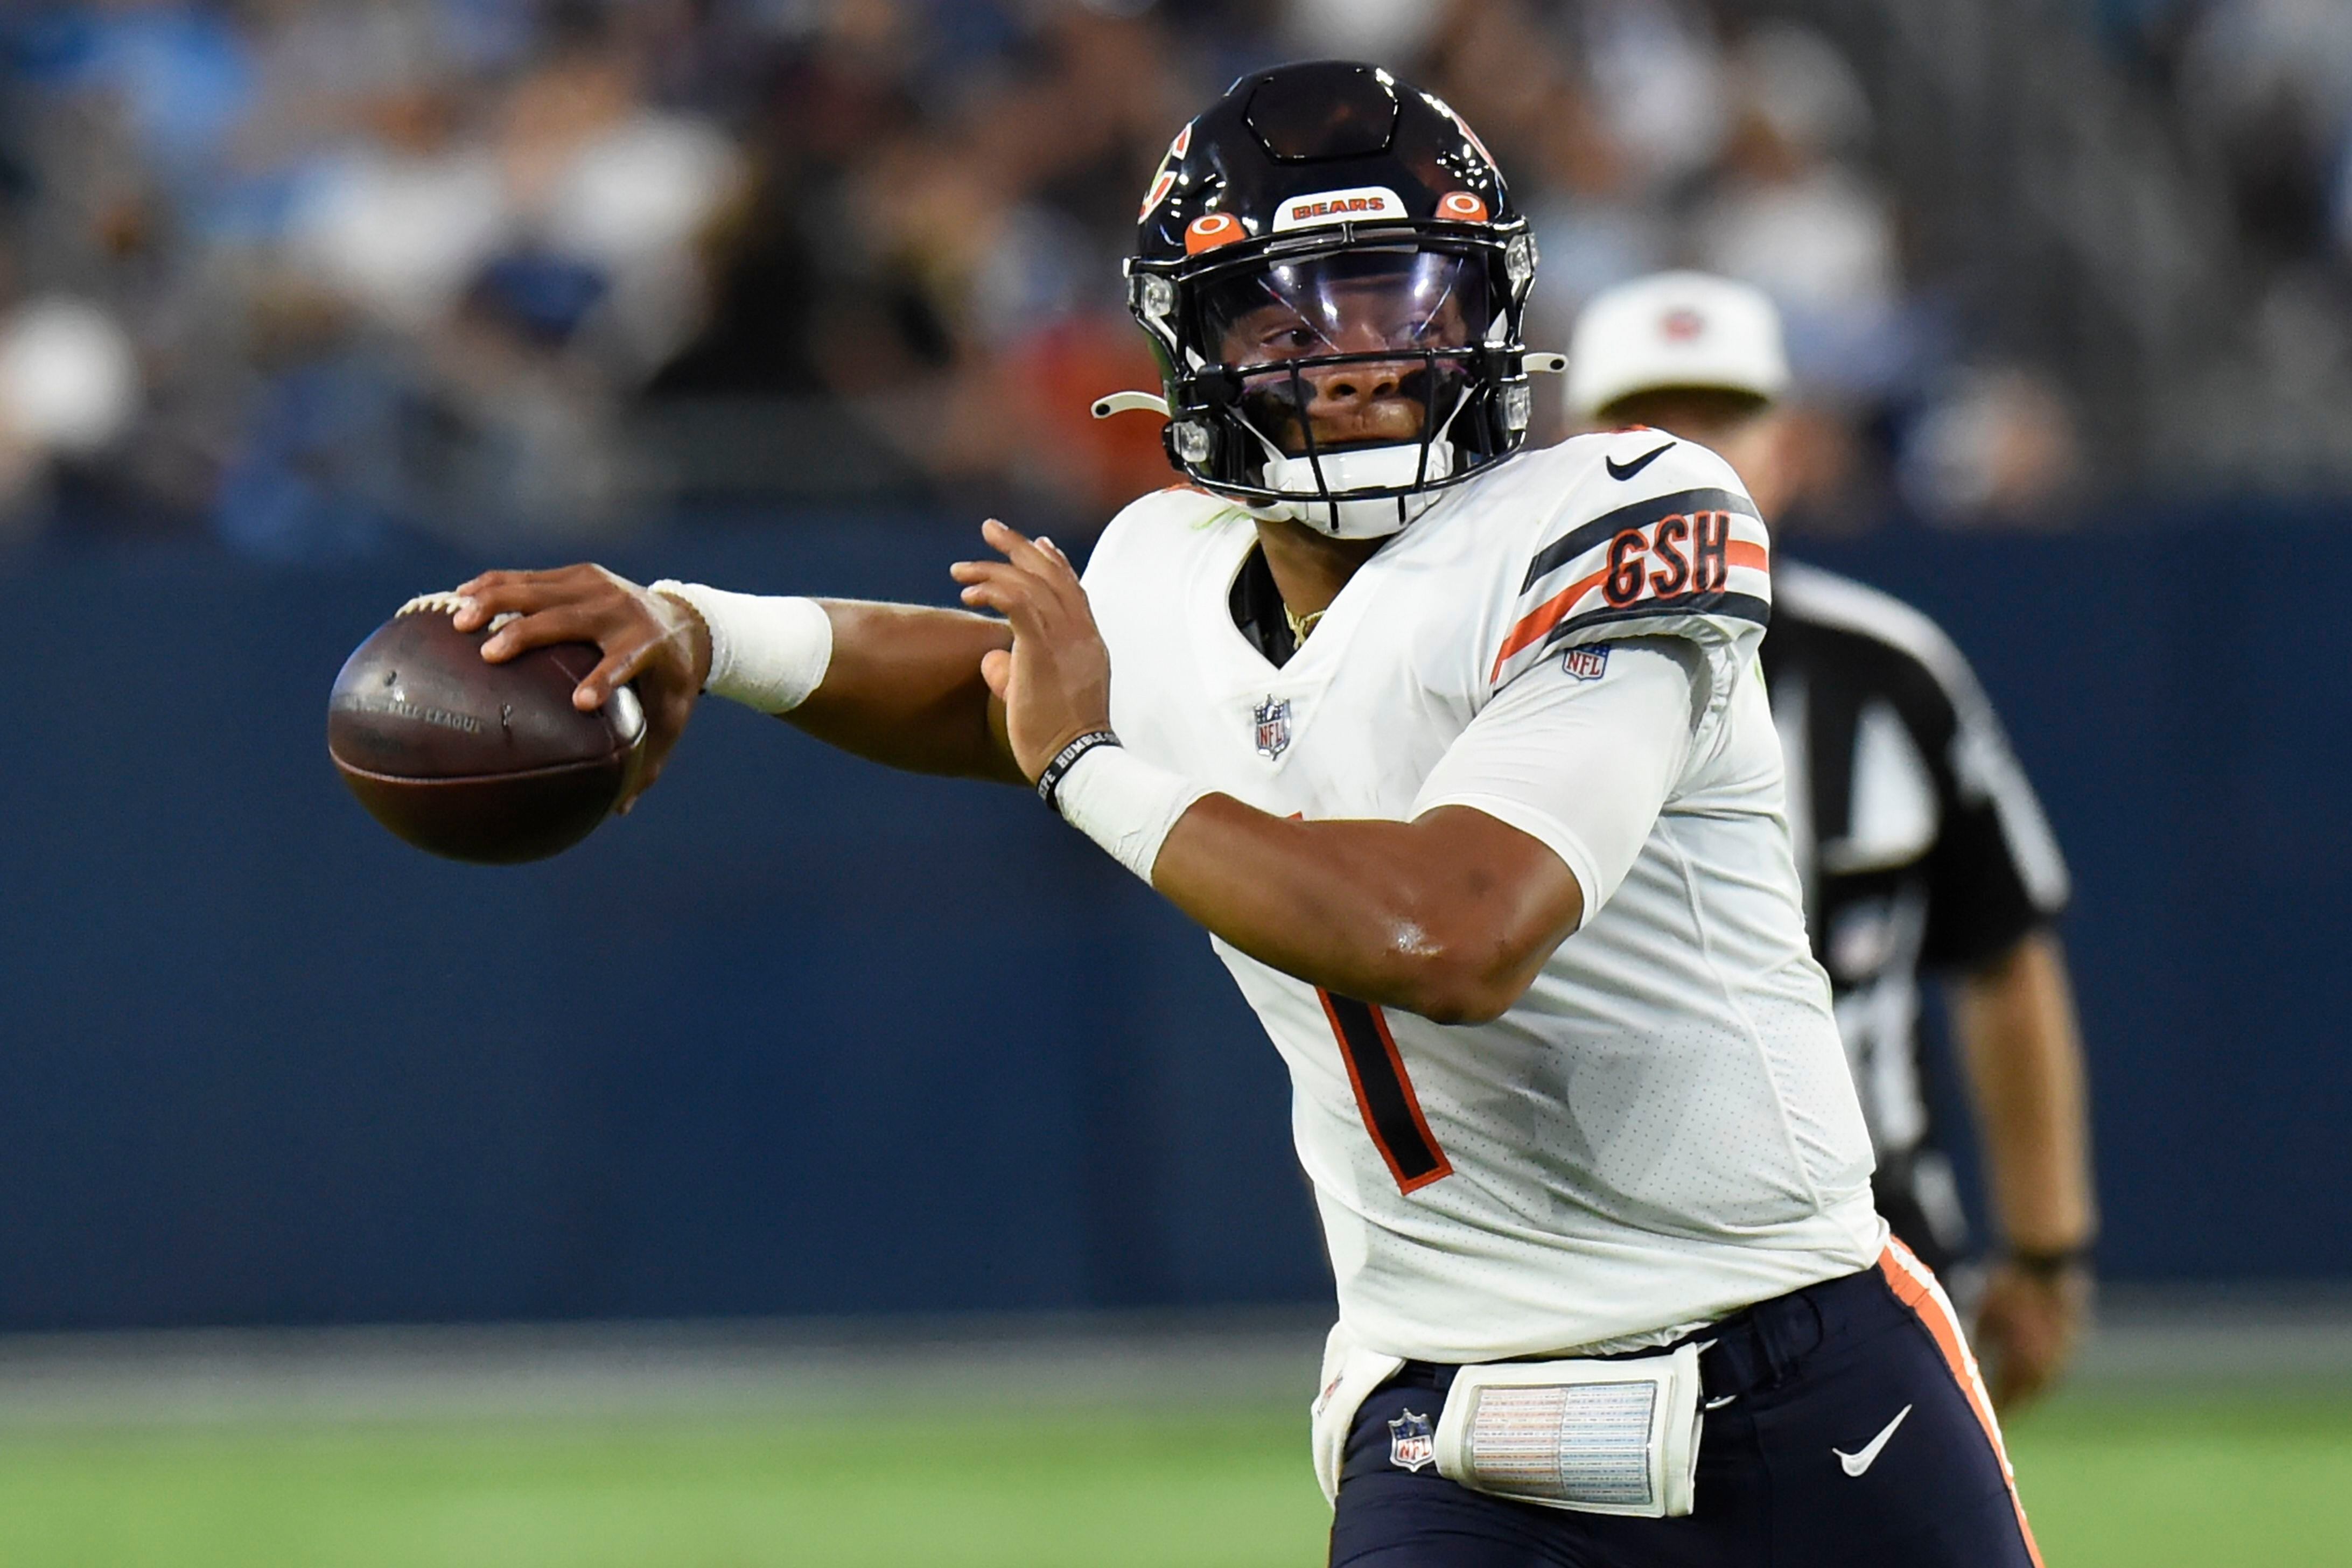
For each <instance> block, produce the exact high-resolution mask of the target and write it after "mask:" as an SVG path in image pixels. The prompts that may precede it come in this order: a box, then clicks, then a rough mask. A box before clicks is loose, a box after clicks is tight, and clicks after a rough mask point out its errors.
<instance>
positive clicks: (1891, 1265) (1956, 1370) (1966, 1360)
mask: <svg viewBox="0 0 2352 1568" xmlns="http://www.w3.org/2000/svg"><path fill="white" fill-rule="evenodd" d="M1878 1268H1879V1272H1881V1273H1883V1274H1885V1276H1886V1283H1887V1285H1888V1286H1889V1287H1890V1288H1891V1289H1893V1290H1894V1292H1895V1300H1898V1301H1900V1302H1902V1303H1903V1304H1904V1305H1905V1306H1906V1307H1908V1308H1909V1309H1911V1311H1912V1314H1913V1315H1914V1316H1915V1317H1916V1318H1917V1319H1918V1320H1919V1321H1920V1323H1921V1324H1922V1325H1923V1326H1924V1327H1925V1328H1926V1329H1927V1333H1928V1336H1929V1337H1930V1338H1932V1339H1933V1340H1934V1341H1935V1342H1936V1348H1937V1349H1938V1350H1940V1351H1942V1352H1944V1364H1945V1365H1946V1366H1948V1367H1950V1368H1951V1369H1952V1376H1953V1378H1954V1380H1955V1381H1957V1382H1958V1384H1959V1385H1960V1392H1961V1393H1962V1394H1967V1395H1968V1398H1969V1408H1970V1409H1972V1410H1974V1411H1975V1412H1976V1413H1977V1425H1979V1426H1982V1427H1983V1428H1984V1434H1985V1438H1986V1440H1987V1441H1989V1442H1990V1443H1991V1444H1992V1451H1993V1456H1994V1458H1998V1459H1999V1460H2000V1473H2001V1475H2002V1477H2003V1478H2004V1479H2006V1480H2007V1481H2008V1482H2009V1500H2010V1505H2011V1507H2013V1508H2015V1509H2016V1510H2017V1528H2018V1529H2019V1531H2021V1532H2023V1534H2024V1536H2025V1551H2026V1555H2028V1556H2030V1557H2032V1559H2033V1563H2034V1568H2042V1549H2041V1547H2039V1546H2037V1545H2035V1544H2034V1542H2033V1527H2032V1525H2030V1524H2028V1523H2026V1521H2025V1504H2024V1503H2023V1502H2022V1501H2021V1500H2019V1498H2018V1495H2017V1471H2016V1470H2015V1469H2014V1468H2011V1465H2010V1462H2009V1449H2008V1448H2007V1447H2005V1446H2003V1444H2002V1443H2001V1440H2000V1422H1999V1421H1998V1420H1996V1419H1995V1418H1994V1416H1993V1413H1992V1398H1991V1396H1990V1394H1986V1393H1985V1385H1984V1378H1983V1376H1982V1375H1981V1374H1980V1373H1979V1372H1978V1371H1977V1358H1976V1355H1975V1353H1974V1352H1971V1351H1970V1350H1969V1340H1968V1335H1966V1334H1965V1333H1963V1332H1961V1331H1960V1318H1959V1314H1958V1313H1957V1312H1955V1311H1953V1310H1952V1303H1951V1300H1950V1298H1948V1297H1947V1296H1946V1295H1945V1294H1944V1288H1943V1287H1942V1286H1941V1285H1939V1284H1937V1282H1936V1275H1935V1271H1934V1270H1932V1269H1930V1268H1928V1267H1927V1265H1926V1264H1924V1263H1922V1262H1920V1261H1919V1259H1918V1258H1916V1257H1914V1256H1912V1252H1911V1249H1910V1248H1909V1247H1906V1246H1904V1245H1903V1244H1902V1243H1901V1242H1899V1241H1897V1240H1895V1238H1894V1237H1887V1239H1886V1250H1885V1251H1884V1252H1882V1253H1880V1254H1879V1255H1878Z"/></svg>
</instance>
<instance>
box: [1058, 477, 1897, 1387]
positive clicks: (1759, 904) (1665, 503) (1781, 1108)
mask: <svg viewBox="0 0 2352 1568" xmlns="http://www.w3.org/2000/svg"><path fill="white" fill-rule="evenodd" d="M1645 453H1654V454H1655V455H1654V456H1651V457H1650V458H1648V459H1647V461H1646V462H1643V461H1641V460H1640V459H1642V458H1643V454H1645ZM1612 463H1613V464H1614V465H1615V467H1616V471H1617V472H1618V473H1623V474H1625V476H1626V477H1625V478H1622V479H1620V478H1617V477H1616V476H1615V474H1614V473H1612V471H1611V469H1610V468H1609V467H1607V466H1605V465H1608V464H1612ZM1255 543H1256V526H1255V522H1254V521H1252V520H1251V519H1250V518H1249V516H1248V515H1247V514H1246V513H1244V512H1243V511H1242V510H1239V509H1238V508H1236V507H1234V506H1233V505H1232V504H1230V503H1228V502H1226V501H1224V500H1221V499H1219V498H1216V497H1213V496H1210V495H1206V494H1204V493H1202V492H1201V491H1199V490H1195V489H1184V488H1178V489H1170V490H1163V491H1161V492H1160V493H1159V494H1157V495H1153V496H1149V497H1146V498H1145V499H1143V500H1139V501H1137V502H1136V503H1134V504H1133V505H1131V506H1129V507H1128V508H1127V509H1126V510H1124V511H1122V512H1121V513H1120V514H1119V515H1118V517H1117V518H1116V519H1115V520H1113V521H1112V522H1111V524H1110V526H1109V528H1108V531H1106V532H1105V533H1104V535H1103V537H1102V539H1101V541H1100V542H1098V543H1097V545H1096V547H1095V551H1094V554H1093V558H1092V559H1091V561H1090V562H1089V563H1088V565H1087V573H1086V587H1087V596H1088V598H1089V600H1090V602H1091V604H1092V606H1093V610H1094V614H1095V617H1096V620H1097V624H1098V625H1099V626H1100V627H1101V630H1102V634H1103V637H1104V639H1105V641H1106V642H1107V643H1108V647H1109V649H1110V657H1111V716H1112V724H1113V727H1114V728H1115V729H1117V731H1118V734H1119V736H1120V738H1121V739H1122V741H1123V742H1125V743H1126V744H1127V746H1128V747H1129V749H1130V751H1132V752H1134V753H1135V754H1136V755H1138V756H1140V757H1142V758H1144V759H1146V760H1148V761H1150V762H1152V763H1156V764H1158V765H1160V766H1161V767H1165V768H1169V769H1171V770H1174V771H1176V772H1179V773H1183V774H1185V775H1187V776H1188V777H1190V778H1192V779H1193V780H1194V781H1196V782H1197V783H1200V784H1205V785H1206V786H1208V787H1210V788H1212V789H1214V790H1217V791H1221V792H1223V793H1224V794H1227V795H1233V796H1234V798H1236V799H1238V800H1241V801H1244V802H1245V803H1247V804H1249V805H1254V806H1256V807H1258V808H1260V809H1261V810H1265V811H1268V812H1272V813H1276V814H1277V815H1280V816H1291V815H1294V814H1295V815H1303V816H1307V817H1309V818H1350V817H1352V818H1362V817H1377V818H1388V819H1392V820H1410V819H1411V818H1412V817H1413V816H1417V815H1419V814H1420V813H1421V812H1423V811H1426V810H1430V809H1432V808H1433V807H1434V806H1437V805H1471V806H1475V807H1476V808H1477V809H1480V810H1484V811H1486V812H1488V813H1489V814H1490V815H1493V816H1497V817H1499V818H1501V819H1502V820H1504V821H1507V822H1508V823H1510V824H1511V825H1512V826H1516V827H1518V828H1520V829H1522V830H1523V831H1526V832H1528V833H1529V834H1531V835H1532V836H1534V837H1537V838H1538V839H1539V840H1540V841H1542V842H1544V843H1546V844H1547V845H1549V846H1550V847H1552V848H1553V849H1555V850H1556V851H1557V852H1559V854H1560V856H1561V858H1562V859H1563V860H1564V861H1565V862H1566V863H1567V864H1568V866H1569V868H1570V870H1571V871H1573V872H1574V873H1575V875H1576V877H1577V879H1578V882H1579V884H1580V887H1581V888H1582V889H1583V891H1584V895H1585V909H1586V912H1585V916H1584V920H1583V924H1582V926H1581V928H1580V930H1579V931H1577V932H1576V933H1575V934H1574V935H1572V936H1570V938H1569V939H1568V940H1567V941H1566V942H1563V943H1562V944H1561V945H1560V947H1559V950H1558V951H1557V952H1554V953H1553V954H1552V956H1551V958H1550V960H1549V962H1548V963H1546V964H1545V966H1544V968H1543V971H1542V973H1540V975H1539V976H1538V979H1537V980H1536V982H1535V984H1534V985H1533V987H1532V988H1531V989H1530V990H1529V991H1528V994H1526V995H1525V996H1524V997H1523V998H1521V999H1520V1001H1519V1002H1518V1003H1517V1005H1515V1006H1513V1007H1512V1008H1511V1009H1510V1010H1509V1011H1508V1012H1507V1013H1506V1014H1505V1015H1504V1016H1502V1017H1501V1018H1499V1019H1496V1021H1495V1022H1493V1023H1490V1024H1483V1025H1470V1026H1442V1025H1438V1024H1433V1023H1431V1022H1430V1021H1428V1020H1427V1019H1424V1018H1421V1017H1418V1016H1412V1015H1409V1014H1404V1013H1398V1012H1389V1011H1386V1010H1384V1009H1381V1008H1379V1007H1376V1006H1370V1005H1366V1004H1364V1003H1362V1002H1360V1001H1354V1000H1350V999H1349V998H1346V997H1341V996H1334V995H1329V994H1325V993H1323V992H1321V991H1319V990H1318V988H1316V987H1315V986H1313V985H1310V984H1307V983H1306V982H1304V981H1301V980H1298V979H1296V978H1293V977H1292V976H1290V975H1287V974H1285V973H1280V972H1279V971H1277V970H1275V969H1272V968H1270V967H1268V966H1267V965H1265V964H1264V963H1258V962H1257V961H1255V960H1254V959H1252V958H1250V957H1248V956H1246V955H1244V954H1243V953H1241V952H1236V951H1234V949H1232V948H1231V947H1229V946H1228V945H1226V944H1225V943H1223V942H1218V943H1216V947H1217V951H1218V953H1219V956H1220V957H1222V958H1223V960H1224V962H1225V963H1226V965H1227V966H1228V967H1229V968H1230V969H1231V970H1232V971H1233V973H1234V979H1235V980H1236V981H1238V982H1239V983H1240V985H1241V988H1242V992H1243V994H1244V995H1245V996H1246V997H1247V998H1248V1000H1249V1002H1250V1005H1252V1006H1253V1007H1254V1008H1255V1009H1256V1012H1257V1014H1258V1016H1259V1018H1260V1019H1261V1020H1263V1022H1264V1023H1265V1028H1266V1032H1267V1033H1268V1034H1269V1035H1270V1036H1272V1037H1273V1039H1274V1043H1275V1045H1276V1047H1277V1048H1278V1049H1279V1050H1280V1051H1281V1053H1282V1055H1283V1058H1284V1059H1285V1060H1286V1063H1287V1064H1288V1066H1289V1069H1290V1074H1291V1080H1292V1084H1293V1087H1294V1098H1293V1125H1294V1129H1295V1131H1296V1134H1297V1146H1298V1156H1299V1159H1300V1161H1301V1162H1302V1163H1304V1164H1305V1166H1306V1168H1307V1174H1308V1175H1309V1177H1310V1178H1312V1180H1313V1182H1314V1185H1315V1192H1316V1195H1317V1199H1318V1205H1319V1207H1320V1210H1321V1215H1322V1221H1323V1230H1324V1236H1325V1238H1326V1240H1327V1242H1328V1247H1329V1250H1330V1257H1331V1263H1332V1268H1333V1269H1334V1271H1335V1273H1336V1275H1337V1279H1338V1286H1339V1310H1340V1318H1341V1321H1342V1323H1343V1324H1344V1325H1345V1326H1346V1327H1347V1329H1348V1331H1349V1332H1350V1333H1351V1334H1352V1335H1353V1336H1354V1338H1355V1339H1356V1340H1357V1342H1360V1343H1361V1344H1363V1345H1365V1346H1367V1347H1370V1348H1371V1349H1373V1350H1377V1351H1381V1352H1388V1353H1391V1354H1394V1355H1400V1356H1410V1357H1416V1358H1421V1359H1424V1360H1429V1361H1436V1362H1444V1363H1467V1362H1477V1361H1487V1360H1494V1359H1497V1358H1502V1357H1510V1356H1526V1355H1534V1354H1539V1353H1543V1352H1570V1351H1577V1350H1615V1349H1626V1348H1633V1347H1634V1346H1637V1345H1641V1344H1645V1343H1654V1342H1663V1341H1664V1339H1666V1338H1670V1337H1672V1336H1673V1335H1675V1333H1678V1332H1682V1331H1687V1330H1688V1329H1690V1328H1693V1327H1696V1326H1697V1325H1699V1324H1701V1323H1704V1322H1706V1321H1712V1320H1714V1319H1716V1318H1718V1317H1721V1316H1723V1315H1724V1314H1726V1313H1727V1312H1730V1311H1733V1310H1737V1309H1738V1308H1739V1307H1742V1306H1745V1305H1747V1304H1748V1303H1749V1302H1753V1301H1757V1300H1763V1299H1765V1298H1768V1297H1771V1296H1777V1295H1780V1294H1783V1293H1785V1292H1787V1291H1790V1290H1793V1289H1800V1288H1801V1287H1803V1286H1806V1285H1810V1284H1812V1283H1815V1282H1817V1281H1819V1280H1822V1279H1832V1278H1835V1277H1837V1276H1839V1275H1843V1274H1848V1273H1852V1272H1853V1271H1854V1270H1856V1269H1861V1268H1868V1267H1870V1266H1871V1265H1872V1264H1873V1262H1874V1259H1875V1258H1877V1256H1878V1252H1879V1248H1880V1246H1881V1241H1882V1238H1883V1236H1884V1226H1883V1225H1882V1223H1881V1222H1880V1220H1879V1218H1878V1216H1877V1215H1876V1214H1875V1212H1874V1210H1873V1208H1872V1206H1871V1198H1870V1185H1869V1178H1870V1171H1871V1155H1870V1139H1869V1135H1868V1133H1867V1132H1866V1131H1864V1125H1863V1120H1862V1114H1861V1111H1860V1109H1859V1107H1858V1106H1857V1104H1856V1102H1855V1098H1854V1091H1853V1081H1852V1079H1851V1078H1850V1077H1849V1075H1848V1071H1847V1068H1846V1061H1845V1054H1844V1051H1843V1047H1841V1046H1840V1044H1839V1039H1838V1033H1837V1026H1836V1024H1835V1022H1834V1020H1833V1018H1832V1014H1831V1011H1830V988H1829V982H1828V979H1827V977H1826V976H1825V975H1824V974H1823V973H1822V970H1821V969H1820V967H1819V966H1818V965H1817V964H1816V963H1814V962H1813V959H1812V956H1811V951H1810V949H1809V947H1808V944H1807V942H1806V940H1805V930H1804V923H1803V915H1802V904H1801V892H1800V889H1799V884H1798V879H1797V872H1796V869H1795V867H1794V865H1793V863H1792V861H1791V858H1790V847H1789V837H1788V829H1787V826H1786V823H1785V821H1784V819H1783V816H1782V812H1781V803H1782V796H1781V771H1780V744H1779V741H1778V739H1777V736H1776V734H1775V732H1774V730H1773V727H1772V717H1771V713H1770V710H1769V707H1768V706H1767V704H1766V701H1765V696H1764V691H1763V689H1762V677H1761V676H1760V674H1759V673H1758V670H1757V667H1756V660H1755V649H1756V645H1757V643H1758V642H1759V640H1760V638H1761V637H1762V634H1763V629H1764V621H1765V619H1766V617H1767V616H1768V615H1769V603H1770V593H1771V588H1770V578H1769V571H1768V556H1767V549H1768V545H1767V541H1766V537H1765V533H1764V529H1763V526H1762V524H1761V523H1760V522H1759V521H1758V519H1757V516H1756V510H1755V507H1754V505H1753V503H1751V502H1750V501H1749V500H1748V498H1747V495H1746V493H1745V492H1744V491H1743V490H1742V489H1740V487H1739V481H1738V479H1737V478H1735V477H1734V476H1733V474H1732V472H1731V469H1730V468H1728V467H1727V465H1726V464H1725V463H1724V462H1723V461H1722V460H1721V459H1720V458H1717V457H1716V456H1715V455H1714V454H1712V453H1710V452H1708V451H1706V450H1705V449H1704V448H1702V447H1695V446H1692V445H1690V444H1689V443H1687V442H1679V441H1675V440H1673V439H1672V438H1671V437H1665V436H1664V435H1662V434H1659V433H1656V432H1649V431H1635V432H1622V433H1618V434H1615V435H1608V436H1591V437H1579V438H1577V439H1575V440H1571V441H1569V442H1566V443H1564V444H1562V445H1560V446H1558V447H1551V448H1549V449H1546V450H1542V451H1537V452H1529V453H1526V454H1523V455H1522V456H1520V457H1518V458H1515V459H1513V460H1511V461H1509V462H1507V463H1505V464H1502V465H1501V466H1499V467H1498V468H1496V469H1494V470H1493V471H1491V472H1489V473H1487V474H1485V475H1482V476H1480V477H1478V478H1476V479H1471V480H1468V481H1466V482H1465V483H1463V484H1461V485H1458V486H1455V487H1454V488H1453V489H1449V490H1446V491H1444V492H1443V493H1442V495H1441V496H1440V498H1439V499H1438V500H1436V502H1435V504H1433V506H1431V507H1430V509H1429V510H1427V511H1425V512H1424V513H1423V514H1422V515H1421V516H1420V517H1419V518H1417V519H1415V520H1414V521H1413V522H1412V524H1411V525H1410V526H1409V527H1407V528H1406V529H1405V530H1404V531H1402V532H1401V533H1399V534H1398V535H1396V536H1395V537H1394V538H1392V539H1391V540H1390V541H1388V542H1386V543H1385V544H1384V545H1383V546H1382V547H1381V550H1380V552H1379V553H1377V554H1375V555H1374V556H1373V557H1372V558H1371V559H1370V561H1369V562H1368V563H1365V565H1364V566H1363V567H1362V568H1361V569H1360V571H1358V572H1357V574H1355V576H1354V577H1353V578H1352V579H1350V580H1349V583H1348V584H1347V586H1346V588H1345V589H1344V590H1343V591H1342V592H1341V593H1340V595H1339V597H1338V599H1337V600H1335V601H1334V602H1333V603H1332V605H1331V606H1330V608H1329V610H1328V612H1327V613H1326V614H1325V616H1323V618H1322V620H1321V622H1320V624H1319V625H1318V626H1317V627H1316V629H1315V631H1314V634H1313V635H1312V636H1311V637H1309V638H1308V639H1307V641H1306V643H1304V644H1303V645H1302V646H1301V647H1299V648H1298V650H1297V653H1296V654H1295V655H1294V656H1293V657H1292V658H1291V659H1290V660H1289V661H1288V662H1287V663H1286V664H1285V665H1283V666H1281V667H1279V668H1277V667H1276V666H1275V665H1274V664H1273V663H1271V662H1270V661H1269V660H1268V659H1266V658H1265V656H1264V655H1263V654H1261V653H1260V651H1259V650H1258V648H1257V647H1255V645H1254V644H1253V643H1252V642H1251V641H1250V640H1249V639H1248V638H1247V637H1244V635H1243V633H1242V632H1241V631H1240V630H1239V629H1238V628H1237V627H1236V626H1235V625H1234V617H1233V614H1232V610H1231V604H1230V595H1231V593H1232V590H1233V585H1234V580H1235V577H1236V575H1237V574H1238V573H1239V572H1240V571H1241V569H1242V567H1243V566H1244V564H1245V563H1246V562H1247V560H1248V558H1249V555H1250V552H1251V551H1252V549H1253V548H1254V546H1255Z"/></svg>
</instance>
